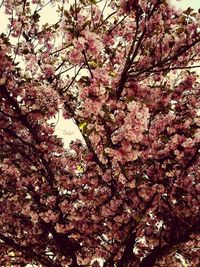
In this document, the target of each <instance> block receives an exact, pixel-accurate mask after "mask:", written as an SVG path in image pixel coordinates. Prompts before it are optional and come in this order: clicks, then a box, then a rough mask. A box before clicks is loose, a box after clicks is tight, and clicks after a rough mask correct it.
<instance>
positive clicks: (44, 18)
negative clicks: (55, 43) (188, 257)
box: [0, 0, 200, 147]
mask: <svg viewBox="0 0 200 267" xmlns="http://www.w3.org/2000/svg"><path fill="white" fill-rule="evenodd" d="M171 3H172V5H174V6H175V7H176V8H178V9H182V10H185V9H187V8H188V7H189V6H190V7H191V8H193V9H195V10H196V11H197V10H198V9H199V8H200V0H171ZM52 13H54V16H52ZM40 15H41V18H40V20H41V24H44V23H46V22H50V24H53V23H55V22H56V21H57V17H56V16H55V11H54V10H53V9H52V7H50V6H49V5H47V6H46V7H45V8H44V9H43V10H42V11H41V13H40ZM0 18H1V19H0V33H1V32H6V26H7V23H8V20H7V18H6V16H5V15H4V14H3V11H2V10H1V9H0ZM51 122H53V123H55V124H56V127H55V134H56V135H58V136H59V137H60V138H62V139H63V141H64V145H65V147H68V145H69V143H70V141H71V140H74V139H76V138H78V139H82V135H81V133H80V131H79V129H78V127H77V126H76V125H75V124H74V122H73V121H72V120H65V119H64V118H63V117H62V114H61V112H60V114H58V115H57V116H56V118H54V119H53V120H51Z"/></svg>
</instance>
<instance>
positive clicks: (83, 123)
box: [78, 121, 87, 132]
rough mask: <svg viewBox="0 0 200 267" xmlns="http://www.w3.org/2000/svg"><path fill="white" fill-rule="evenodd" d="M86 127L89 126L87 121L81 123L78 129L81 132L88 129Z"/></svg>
mask: <svg viewBox="0 0 200 267" xmlns="http://www.w3.org/2000/svg"><path fill="white" fill-rule="evenodd" d="M86 125H87V123H86V122H85V121H83V122H80V123H79V126H78V127H79V129H80V130H81V132H82V131H83V130H84V128H85V127H86Z"/></svg>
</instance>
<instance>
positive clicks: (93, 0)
mask: <svg viewBox="0 0 200 267" xmlns="http://www.w3.org/2000/svg"><path fill="white" fill-rule="evenodd" d="M89 2H90V3H91V4H94V5H96V3H97V2H96V0H89Z"/></svg>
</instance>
